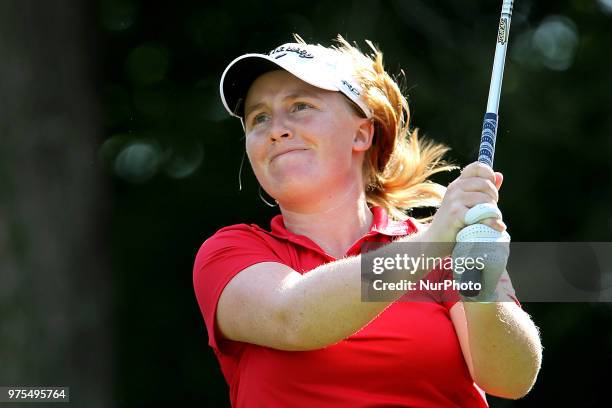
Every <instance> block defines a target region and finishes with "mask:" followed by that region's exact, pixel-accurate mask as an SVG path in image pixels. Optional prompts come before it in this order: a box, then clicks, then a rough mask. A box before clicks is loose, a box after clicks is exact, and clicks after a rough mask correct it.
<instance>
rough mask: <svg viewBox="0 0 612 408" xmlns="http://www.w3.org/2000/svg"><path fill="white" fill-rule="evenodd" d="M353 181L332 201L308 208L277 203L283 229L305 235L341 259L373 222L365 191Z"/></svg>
mask: <svg viewBox="0 0 612 408" xmlns="http://www.w3.org/2000/svg"><path fill="white" fill-rule="evenodd" d="M358 185H359V184H358V183H356V184H355V185H354V186H352V187H351V188H350V189H349V190H347V191H345V192H344V194H342V196H340V197H337V199H335V200H328V201H325V202H321V201H319V202H317V204H318V205H316V206H314V208H312V207H311V209H310V211H305V210H304V209H303V208H300V209H299V210H297V211H296V210H294V209H291V208H286V207H283V206H282V205H281V206H280V209H281V212H282V214H283V220H284V223H285V228H287V229H288V230H289V231H291V232H293V233H294V234H299V235H305V236H307V237H308V238H310V239H311V240H312V241H314V242H315V243H317V245H319V246H320V247H321V248H322V249H323V250H324V251H326V252H327V253H328V254H329V255H332V256H333V257H335V258H342V257H343V256H344V255H345V254H346V252H347V251H348V249H349V248H350V247H351V246H352V245H353V244H354V243H355V242H356V241H357V240H358V239H359V238H361V237H362V236H363V235H364V234H366V233H367V232H368V231H369V230H370V227H371V225H372V212H371V211H370V208H369V207H368V205H367V202H366V198H365V192H364V191H363V189H359V188H357V186H358Z"/></svg>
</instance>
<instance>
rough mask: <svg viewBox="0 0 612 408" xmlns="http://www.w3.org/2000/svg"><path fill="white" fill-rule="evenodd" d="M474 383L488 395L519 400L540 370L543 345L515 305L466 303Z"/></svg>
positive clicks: (527, 317)
mask: <svg viewBox="0 0 612 408" xmlns="http://www.w3.org/2000/svg"><path fill="white" fill-rule="evenodd" d="M464 309H465V315H466V320H467V326H468V335H469V344H470V353H471V356H472V363H473V366H474V380H475V381H476V383H477V384H478V385H479V386H480V387H481V388H482V389H483V390H485V391H486V392H487V393H489V394H491V395H496V396H499V397H504V398H512V399H517V398H521V397H523V396H524V395H525V394H527V393H528V392H529V390H530V389H531V387H532V386H533V384H534V383H535V380H536V377H537V375H538V372H539V370H540V365H541V362H542V344H541V342H540V336H539V332H538V329H537V327H536V326H535V325H534V323H533V322H532V321H531V318H530V317H529V315H528V314H527V313H525V312H524V311H523V310H522V309H521V308H520V307H519V306H518V305H517V304H516V303H514V302H513V301H504V302H495V303H477V302H465V303H464Z"/></svg>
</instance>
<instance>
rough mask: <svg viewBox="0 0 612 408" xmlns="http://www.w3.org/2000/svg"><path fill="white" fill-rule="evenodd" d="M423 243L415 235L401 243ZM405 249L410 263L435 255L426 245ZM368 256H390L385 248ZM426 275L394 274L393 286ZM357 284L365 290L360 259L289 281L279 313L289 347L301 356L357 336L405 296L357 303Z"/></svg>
mask: <svg viewBox="0 0 612 408" xmlns="http://www.w3.org/2000/svg"><path fill="white" fill-rule="evenodd" d="M422 239H423V237H422V236H421V235H420V234H414V235H411V236H408V237H405V238H402V240H401V242H419V240H422ZM404 248H406V251H408V252H407V253H406V255H408V256H411V257H414V258H417V257H419V256H422V255H423V253H424V252H425V256H428V255H429V256H438V255H439V254H433V253H431V252H432V251H433V250H435V249H436V248H433V249H428V248H427V245H426V244H423V245H409V246H406V247H404ZM409 252H414V253H409ZM368 255H372V256H380V257H392V256H394V253H392V250H391V249H390V247H387V246H384V247H382V248H379V249H377V250H375V251H371V252H370V253H369V254H368ZM428 272H429V271H428V270H424V269H422V268H421V269H418V270H416V271H415V273H409V272H406V271H399V272H396V274H395V275H394V279H393V280H396V279H406V280H408V281H413V282H417V281H418V280H419V279H421V278H422V277H423V276H425V275H426V274H427V273H428ZM381 276H382V277H383V278H384V276H383V275H381ZM387 276H388V275H387ZM362 283H364V284H366V285H369V284H370V283H369V282H365V281H363V280H362V274H361V256H354V257H349V258H344V259H341V260H338V261H335V262H331V263H328V264H324V265H321V266H319V267H317V268H315V269H313V270H312V271H310V272H308V273H307V274H304V275H300V276H299V277H296V276H295V275H294V277H292V278H291V279H290V280H289V281H288V282H286V284H285V286H284V288H283V290H284V291H285V294H286V302H285V307H284V309H285V310H286V311H287V312H286V316H287V317H286V319H287V325H288V327H290V330H289V333H290V334H289V336H290V337H291V339H292V340H291V343H292V344H293V346H295V348H296V349H300V350H313V349H318V348H323V347H326V346H329V345H332V344H335V343H337V342H339V341H341V340H343V339H345V338H347V337H348V336H350V335H352V334H354V333H356V332H357V331H359V330H360V329H361V328H362V327H364V326H365V325H366V324H368V323H369V322H370V321H371V320H372V319H374V318H375V317H376V316H377V315H379V314H380V313H381V312H382V311H383V310H384V309H386V308H387V307H388V306H389V305H390V304H391V303H392V301H394V300H395V299H397V298H399V297H401V296H402V295H403V294H404V293H405V292H403V291H393V298H392V299H391V298H390V297H391V296H392V295H391V294H390V293H389V292H386V293H385V294H389V296H386V298H387V299H388V300H387V301H382V302H367V301H362V298H361V291H362V288H361V285H362Z"/></svg>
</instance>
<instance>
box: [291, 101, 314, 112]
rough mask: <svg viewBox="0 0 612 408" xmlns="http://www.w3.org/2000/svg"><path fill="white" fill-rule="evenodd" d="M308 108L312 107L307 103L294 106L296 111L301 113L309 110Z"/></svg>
mask: <svg viewBox="0 0 612 408" xmlns="http://www.w3.org/2000/svg"><path fill="white" fill-rule="evenodd" d="M308 108H312V105H310V104H308V103H305V102H298V103H296V104H295V105H293V110H294V111H301V110H304V109H308Z"/></svg>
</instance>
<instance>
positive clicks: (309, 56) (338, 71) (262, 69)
mask: <svg viewBox="0 0 612 408" xmlns="http://www.w3.org/2000/svg"><path fill="white" fill-rule="evenodd" d="M279 68H281V69H284V70H285V71H288V72H289V73H291V74H293V75H295V76H296V77H298V78H299V79H301V80H302V81H304V82H306V83H308V84H310V85H312V86H315V87H317V88H321V89H326V90H328V91H338V92H342V94H344V95H345V96H346V97H347V98H349V99H350V100H351V101H353V102H355V104H356V105H357V106H359V108H360V109H361V110H362V111H363V113H364V114H365V116H366V117H368V118H371V117H372V112H371V111H370V108H369V107H368V105H367V104H366V103H365V101H364V100H363V99H362V97H361V93H362V88H361V86H360V85H359V83H358V82H357V81H356V80H355V78H354V76H353V69H354V64H353V63H352V61H351V59H350V57H348V56H344V55H343V54H340V53H339V52H337V51H335V50H333V49H330V48H325V47H323V46H320V45H311V44H297V43H288V44H283V45H281V46H280V47H277V48H275V49H274V50H272V51H270V53H269V54H245V55H242V56H240V57H238V58H236V59H235V60H233V61H232V62H231V63H230V64H229V65H228V66H227V68H225V71H224V72H223V75H222V76H221V83H220V85H219V88H220V91H221V100H222V101H223V106H225V109H227V111H228V112H229V113H230V115H232V116H235V117H237V118H240V119H243V115H244V99H245V98H246V94H247V92H248V90H249V88H250V87H251V85H252V84H253V82H254V81H255V80H256V79H257V78H258V77H259V76H260V75H262V74H264V73H266V72H268V71H273V70H277V69H279Z"/></svg>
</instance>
